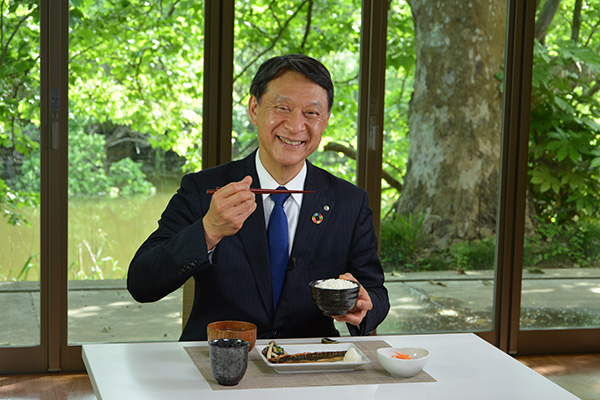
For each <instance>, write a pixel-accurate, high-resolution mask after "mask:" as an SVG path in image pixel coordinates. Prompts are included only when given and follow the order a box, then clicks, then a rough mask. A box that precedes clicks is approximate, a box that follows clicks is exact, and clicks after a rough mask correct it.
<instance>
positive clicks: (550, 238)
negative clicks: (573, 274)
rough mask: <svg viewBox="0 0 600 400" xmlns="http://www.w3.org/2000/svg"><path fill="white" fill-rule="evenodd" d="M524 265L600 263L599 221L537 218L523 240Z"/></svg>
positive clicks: (593, 265) (559, 265)
mask: <svg viewBox="0 0 600 400" xmlns="http://www.w3.org/2000/svg"><path fill="white" fill-rule="evenodd" d="M524 251H525V256H524V262H523V264H524V265H525V266H539V267H544V268H556V267H571V266H573V265H575V266H579V267H598V266H600V223H599V222H598V221H582V222H580V223H579V224H576V225H574V224H560V223H557V222H544V221H540V223H539V224H538V228H537V231H536V234H535V235H534V236H532V237H531V238H529V239H528V240H527V241H526V243H525V250H524Z"/></svg>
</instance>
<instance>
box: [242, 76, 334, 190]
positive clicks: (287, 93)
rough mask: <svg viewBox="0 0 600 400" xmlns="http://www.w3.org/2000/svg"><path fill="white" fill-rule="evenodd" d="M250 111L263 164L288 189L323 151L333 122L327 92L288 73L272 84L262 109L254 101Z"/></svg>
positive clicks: (255, 100)
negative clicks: (321, 145) (312, 157)
mask: <svg viewBox="0 0 600 400" xmlns="http://www.w3.org/2000/svg"><path fill="white" fill-rule="evenodd" d="M248 111H249V114H250V118H251V119H252V122H253V123H254V125H256V128H257V132H258V142H259V144H260V150H259V156H260V161H261V162H262V164H263V165H264V166H265V168H266V169H267V171H269V173H270V174H271V175H272V176H273V178H275V180H277V182H278V183H279V184H281V185H285V184H286V183H287V182H289V181H290V180H291V179H292V178H294V176H296V175H297V174H298V172H300V170H301V169H302V165H303V164H304V160H305V159H306V158H307V157H308V156H309V155H311V154H312V153H313V152H314V151H315V150H316V149H317V147H319V143H320V142H321V137H322V136H323V131H324V130H325V128H326V127H327V122H328V121H329V112H328V102H327V91H326V90H325V89H324V88H322V87H321V86H320V85H318V84H317V83H315V82H313V81H311V80H310V79H308V78H307V77H305V76H304V75H302V74H299V73H297V72H293V71H287V72H285V73H283V75H281V76H279V77H277V78H276V79H273V80H272V81H271V82H269V84H268V86H267V90H266V91H265V93H264V94H263V96H262V99H261V104H260V105H259V104H258V102H257V99H256V98H255V97H254V96H251V97H250V103H249V105H248Z"/></svg>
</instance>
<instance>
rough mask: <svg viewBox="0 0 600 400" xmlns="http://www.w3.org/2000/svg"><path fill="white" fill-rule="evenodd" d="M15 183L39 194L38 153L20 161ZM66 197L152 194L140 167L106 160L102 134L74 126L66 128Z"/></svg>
mask: <svg viewBox="0 0 600 400" xmlns="http://www.w3.org/2000/svg"><path fill="white" fill-rule="evenodd" d="M22 171H23V172H22V176H21V179H20V180H19V182H18V183H17V188H18V189H20V190H21V191H22V192H20V193H39V191H40V180H39V171H40V155H39V153H32V154H31V155H30V157H29V158H28V159H26V160H25V161H24V162H23V166H22ZM68 179H69V196H71V197H73V196H106V195H109V196H111V197H116V196H119V195H125V196H127V195H133V194H153V193H154V192H155V191H156V189H155V188H154V186H153V185H152V184H151V183H150V182H148V181H147V180H146V175H145V174H144V172H143V171H142V170H141V166H140V165H139V164H137V163H135V162H134V161H132V160H131V159H130V158H124V159H121V160H119V161H117V162H115V163H113V164H110V165H109V163H108V162H107V159H106V151H105V139H104V136H103V135H99V134H87V133H85V132H84V130H83V128H82V127H80V126H77V125H74V126H73V127H72V129H70V130H69V178H68Z"/></svg>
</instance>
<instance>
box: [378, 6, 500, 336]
mask: <svg viewBox="0 0 600 400" xmlns="http://www.w3.org/2000/svg"><path fill="white" fill-rule="evenodd" d="M433 9H435V10H436V11H435V12H431V10H433ZM506 16H507V2H506V1H495V0H494V1H479V2H469V3H465V2H433V1H429V0H419V1H411V2H405V1H392V2H390V9H389V14H388V42H387V67H386V89H385V90H386V93H385V115H384V119H385V124H384V149H383V157H382V158H383V165H382V168H383V181H382V198H381V233H380V255H381V258H382V262H383V265H384V269H385V271H386V286H387V288H388V290H389V292H390V300H391V310H390V314H389V316H388V318H387V319H386V320H385V321H384V323H383V324H382V325H381V326H380V327H379V328H378V333H383V334H391V333H418V332H454V331H471V332H477V331H491V330H492V329H493V326H494V325H493V318H494V315H493V309H494V307H493V305H494V279H495V249H496V224H497V221H496V216H497V209H498V198H499V197H498V185H499V168H500V150H501V133H502V129H501V127H502V83H503V82H502V70H503V67H504V55H505V36H506Z"/></svg>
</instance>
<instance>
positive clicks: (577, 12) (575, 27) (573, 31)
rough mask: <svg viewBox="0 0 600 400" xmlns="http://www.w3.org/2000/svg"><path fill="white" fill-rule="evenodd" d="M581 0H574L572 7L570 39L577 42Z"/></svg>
mask: <svg viewBox="0 0 600 400" xmlns="http://www.w3.org/2000/svg"><path fill="white" fill-rule="evenodd" d="M582 5H583V0H575V6H574V7H573V23H572V24H571V40H572V41H573V42H575V43H577V42H579V32H580V31H581V7H582Z"/></svg>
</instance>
